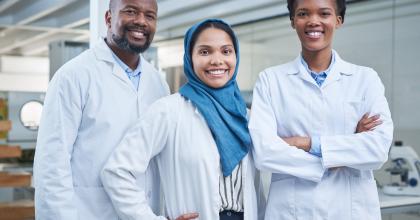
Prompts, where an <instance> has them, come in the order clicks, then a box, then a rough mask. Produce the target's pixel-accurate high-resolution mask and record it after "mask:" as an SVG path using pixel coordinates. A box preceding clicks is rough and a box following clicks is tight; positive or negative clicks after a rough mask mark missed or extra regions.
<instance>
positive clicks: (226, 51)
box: [223, 49, 232, 55]
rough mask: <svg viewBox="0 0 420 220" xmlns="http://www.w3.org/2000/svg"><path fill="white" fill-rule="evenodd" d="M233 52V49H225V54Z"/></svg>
mask: <svg viewBox="0 0 420 220" xmlns="http://www.w3.org/2000/svg"><path fill="white" fill-rule="evenodd" d="M231 53H232V50H231V49H224V50H223V54H225V55H230V54H231Z"/></svg>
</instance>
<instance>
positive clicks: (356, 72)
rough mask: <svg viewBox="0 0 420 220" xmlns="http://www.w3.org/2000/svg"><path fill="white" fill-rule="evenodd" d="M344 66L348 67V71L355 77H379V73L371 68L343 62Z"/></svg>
mask: <svg viewBox="0 0 420 220" xmlns="http://www.w3.org/2000/svg"><path fill="white" fill-rule="evenodd" d="M342 62H343V64H344V65H345V66H346V69H347V71H348V72H349V73H351V75H353V76H354V77H363V78H376V77H378V73H377V72H376V71H375V70H374V69H373V68H371V67H368V66H363V65H358V64H354V63H350V62H347V61H342Z"/></svg>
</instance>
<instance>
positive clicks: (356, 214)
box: [249, 52, 393, 220]
mask: <svg viewBox="0 0 420 220" xmlns="http://www.w3.org/2000/svg"><path fill="white" fill-rule="evenodd" d="M334 53H336V52H334ZM366 112H370V113H371V115H373V114H380V117H381V120H382V121H383V124H381V125H379V126H377V127H376V128H375V130H373V131H368V132H363V133H359V134H354V133H355V130H356V125H357V123H358V121H359V120H360V119H361V118H362V116H363V114H364V113H366ZM249 129H250V132H251V136H252V139H253V144H254V157H255V164H256V166H257V168H258V169H261V170H264V171H270V172H273V173H274V174H273V175H272V182H271V186H270V193H269V198H268V202H267V210H266V218H265V219H267V220H289V219H290V220H291V219H293V220H295V219H302V220H312V219H313V220H320V219H326V220H337V219H340V220H360V219H368V220H379V219H381V215H380V207H379V200H378V194H377V189H376V183H375V180H374V178H373V174H372V170H375V169H379V168H380V167H381V166H382V165H383V163H384V162H385V161H386V160H387V157H388V150H389V147H390V144H391V141H392V134H393V123H392V120H391V114H390V111H389V108H388V103H387V101H386V99H385V96H384V87H383V85H382V83H381V80H380V79H379V77H378V75H377V73H376V72H375V71H374V70H372V69H370V68H367V67H362V66H357V65H354V64H350V63H347V62H345V61H343V60H342V59H341V58H340V57H339V56H338V54H337V53H336V63H335V65H334V66H333V68H332V70H331V72H330V73H329V75H328V77H327V79H326V81H325V82H324V83H323V84H322V86H321V88H319V87H318V86H317V85H316V83H315V81H314V80H313V78H312V77H311V76H310V75H309V74H308V73H307V71H306V69H305V68H304V67H303V65H302V63H301V60H300V57H298V58H296V59H295V60H294V61H293V62H290V63H286V64H284V65H280V66H275V67H271V68H268V69H266V70H265V71H263V72H262V73H261V74H260V76H259V79H258V82H257V83H256V86H255V89H254V97H253V103H252V110H251V118H250V123H249ZM314 135H319V136H320V137H321V138H320V139H321V146H322V158H318V157H316V156H313V155H311V154H309V153H307V152H305V151H303V150H300V149H297V148H295V147H292V146H288V145H287V143H286V142H284V141H283V140H282V139H281V138H280V137H291V136H314ZM334 167H338V168H336V169H329V168H334Z"/></svg>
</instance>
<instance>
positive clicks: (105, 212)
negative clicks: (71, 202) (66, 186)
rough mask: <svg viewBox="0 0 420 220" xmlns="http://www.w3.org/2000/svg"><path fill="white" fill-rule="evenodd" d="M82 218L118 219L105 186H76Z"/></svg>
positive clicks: (77, 202)
mask: <svg viewBox="0 0 420 220" xmlns="http://www.w3.org/2000/svg"><path fill="white" fill-rule="evenodd" d="M74 191H75V194H76V204H77V205H78V207H77V208H78V210H79V217H80V219H107V220H118V216H117V215H116V213H115V211H114V208H113V207H112V203H111V200H110V199H109V197H108V195H107V194H106V192H105V190H104V188H103V187H75V188H74Z"/></svg>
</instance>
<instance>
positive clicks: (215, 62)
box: [210, 55, 223, 65]
mask: <svg viewBox="0 0 420 220" xmlns="http://www.w3.org/2000/svg"><path fill="white" fill-rule="evenodd" d="M210 64H211V65H222V64H223V59H222V58H221V57H220V56H219V55H213V56H212V58H211V60H210Z"/></svg>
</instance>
